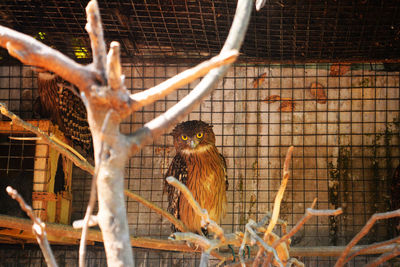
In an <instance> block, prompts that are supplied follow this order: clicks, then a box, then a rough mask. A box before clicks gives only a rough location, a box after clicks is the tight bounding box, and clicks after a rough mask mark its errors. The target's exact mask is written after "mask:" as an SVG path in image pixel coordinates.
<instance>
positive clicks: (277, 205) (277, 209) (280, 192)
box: [253, 146, 293, 266]
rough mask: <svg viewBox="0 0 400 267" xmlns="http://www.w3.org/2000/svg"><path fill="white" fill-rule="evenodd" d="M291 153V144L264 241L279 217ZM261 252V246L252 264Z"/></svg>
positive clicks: (260, 255)
mask: <svg viewBox="0 0 400 267" xmlns="http://www.w3.org/2000/svg"><path fill="white" fill-rule="evenodd" d="M292 153H293V146H291V147H289V149H288V151H287V153H286V158H285V162H284V164H283V174H282V182H281V185H280V187H279V190H278V193H277V194H276V197H275V202H274V208H273V211H272V217H271V220H270V222H269V225H268V227H267V229H266V231H265V233H264V238H263V239H264V241H267V240H268V236H269V234H270V233H271V232H272V230H273V229H274V227H275V225H276V222H277V221H278V219H279V212H280V210H281V202H282V198H283V195H284V193H285V190H286V185H287V182H288V180H289V164H290V159H291V158H292ZM263 254H264V250H263V248H260V250H259V251H258V253H257V256H256V259H255V261H254V264H253V266H256V265H257V264H258V262H259V260H260V258H261V257H262V255H263Z"/></svg>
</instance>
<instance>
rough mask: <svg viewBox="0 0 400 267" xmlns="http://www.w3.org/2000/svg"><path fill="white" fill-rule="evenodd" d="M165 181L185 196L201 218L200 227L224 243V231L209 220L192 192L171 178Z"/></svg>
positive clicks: (205, 211)
mask: <svg viewBox="0 0 400 267" xmlns="http://www.w3.org/2000/svg"><path fill="white" fill-rule="evenodd" d="M166 180H167V182H168V183H169V184H170V185H172V186H175V187H176V188H177V189H178V190H179V191H180V192H181V193H182V194H183V195H184V196H185V198H186V200H187V201H188V202H189V204H190V206H191V207H192V208H193V210H194V212H195V213H196V214H197V215H198V216H199V217H200V218H201V226H202V227H204V228H207V229H209V230H210V231H211V232H213V233H215V235H216V236H217V238H218V239H219V240H220V241H221V242H222V243H224V242H225V236H224V230H223V229H222V228H221V226H219V225H218V224H217V223H216V222H214V221H213V220H211V219H210V217H209V216H208V212H207V210H205V209H202V208H201V207H200V205H199V203H197V201H196V200H195V199H194V197H193V194H192V192H190V191H189V189H188V188H187V187H186V186H185V185H184V184H182V183H181V182H179V181H178V180H177V179H175V178H174V177H172V176H169V177H167V178H166Z"/></svg>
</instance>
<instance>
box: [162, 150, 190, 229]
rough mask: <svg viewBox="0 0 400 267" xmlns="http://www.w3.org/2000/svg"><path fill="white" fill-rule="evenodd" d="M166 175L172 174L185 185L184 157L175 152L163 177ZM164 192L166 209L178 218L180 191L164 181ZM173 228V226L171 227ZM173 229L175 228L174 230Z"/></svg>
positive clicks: (185, 167)
mask: <svg viewBox="0 0 400 267" xmlns="http://www.w3.org/2000/svg"><path fill="white" fill-rule="evenodd" d="M168 176H173V177H175V178H176V179H178V180H179V181H180V182H181V183H183V184H184V185H186V182H187V176H188V175H187V166H186V162H185V159H184V158H183V157H182V156H181V155H180V154H177V155H176V156H175V157H174V159H173V160H172V162H171V165H169V168H168V171H167V173H166V174H165V178H167V177H168ZM164 192H167V193H168V208H167V211H168V212H169V213H171V214H172V215H174V216H175V218H177V219H179V197H180V195H181V193H180V191H179V190H178V189H176V188H175V187H174V186H172V185H170V184H169V183H167V181H165V184H164ZM173 229H174V227H173ZM174 231H175V230H174Z"/></svg>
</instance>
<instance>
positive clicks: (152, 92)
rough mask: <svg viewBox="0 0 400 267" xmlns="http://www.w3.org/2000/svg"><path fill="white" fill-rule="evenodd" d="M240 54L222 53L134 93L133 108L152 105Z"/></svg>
mask: <svg viewBox="0 0 400 267" xmlns="http://www.w3.org/2000/svg"><path fill="white" fill-rule="evenodd" d="M238 55H239V52H238V51H237V50H232V51H229V52H227V53H224V54H220V55H218V56H215V57H213V58H212V59H210V60H207V61H204V62H202V63H200V64H199V65H197V66H195V67H193V68H191V69H188V70H185V71H183V72H181V73H179V74H177V75H175V76H174V77H172V78H170V79H168V80H166V81H164V82H162V83H160V84H158V85H156V86H154V87H152V88H150V89H147V90H145V91H142V92H139V93H136V94H132V95H131V99H132V100H133V101H134V103H135V104H133V105H132V109H133V110H134V111H136V110H139V109H140V108H141V107H143V106H146V105H150V104H152V103H153V102H155V101H157V100H159V99H161V98H163V97H165V96H166V95H168V94H169V93H171V92H173V91H175V90H177V89H179V88H181V87H182V86H184V85H186V84H188V83H191V82H192V81H194V80H196V79H198V78H200V77H202V76H204V75H206V74H207V73H208V72H209V71H210V70H212V69H214V68H217V67H220V66H222V65H225V64H231V63H233V62H234V61H235V60H236V58H237V57H238Z"/></svg>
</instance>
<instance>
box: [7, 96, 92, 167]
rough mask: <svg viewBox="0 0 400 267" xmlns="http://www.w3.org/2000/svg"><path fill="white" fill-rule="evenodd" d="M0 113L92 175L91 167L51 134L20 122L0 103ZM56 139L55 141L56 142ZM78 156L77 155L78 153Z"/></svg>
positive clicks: (20, 120)
mask: <svg viewBox="0 0 400 267" xmlns="http://www.w3.org/2000/svg"><path fill="white" fill-rule="evenodd" d="M0 112H1V114H3V115H4V116H6V117H8V118H10V119H11V121H12V123H15V124H16V125H20V126H21V127H23V128H24V129H26V130H28V131H31V132H33V133H34V134H36V135H37V136H39V137H40V138H41V139H42V141H43V142H45V143H46V144H48V145H50V146H52V147H53V148H55V149H56V150H57V151H58V152H60V153H61V154H63V155H64V156H66V157H67V158H69V159H70V160H71V161H72V162H73V163H74V164H75V165H77V166H79V167H80V168H81V169H83V170H85V171H87V172H89V173H93V170H94V168H93V166H92V165H91V164H90V163H89V162H87V161H86V159H84V158H83V157H82V156H81V155H79V156H77V154H75V153H72V152H71V151H70V150H69V149H66V148H65V145H64V143H62V142H61V141H59V140H58V139H57V138H56V137H55V136H54V134H53V133H50V135H47V134H46V133H45V132H43V131H42V130H41V129H40V128H39V127H36V126H33V125H32V124H30V123H27V122H26V121H24V120H22V119H21V118H20V117H18V116H17V115H15V114H14V113H12V112H11V111H9V110H8V109H7V107H6V105H5V104H3V103H0ZM56 139H57V140H56ZM78 154H79V153H78Z"/></svg>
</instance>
